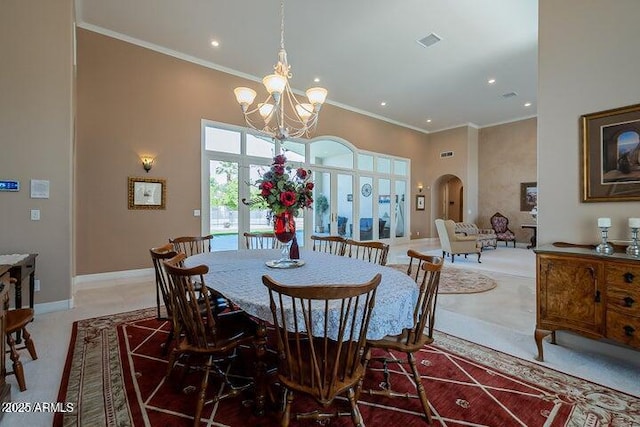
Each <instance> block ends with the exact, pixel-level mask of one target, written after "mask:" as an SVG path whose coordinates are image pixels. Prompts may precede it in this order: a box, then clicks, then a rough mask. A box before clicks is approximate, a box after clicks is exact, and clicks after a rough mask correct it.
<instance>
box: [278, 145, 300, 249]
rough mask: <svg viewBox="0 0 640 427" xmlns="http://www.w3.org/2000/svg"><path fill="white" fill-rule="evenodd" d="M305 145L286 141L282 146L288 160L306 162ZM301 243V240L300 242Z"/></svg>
mask: <svg viewBox="0 0 640 427" xmlns="http://www.w3.org/2000/svg"><path fill="white" fill-rule="evenodd" d="M305 147H306V144H303V143H301V142H293V141H285V142H283V143H282V148H283V150H286V151H285V153H284V154H285V155H286V156H287V160H289V161H292V162H300V163H304V161H305V151H304V150H305ZM298 244H300V242H298Z"/></svg>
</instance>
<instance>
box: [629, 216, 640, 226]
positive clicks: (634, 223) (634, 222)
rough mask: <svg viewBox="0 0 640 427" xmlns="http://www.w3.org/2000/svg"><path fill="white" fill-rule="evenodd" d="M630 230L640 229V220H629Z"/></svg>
mask: <svg viewBox="0 0 640 427" xmlns="http://www.w3.org/2000/svg"><path fill="white" fill-rule="evenodd" d="M629 228H640V218H629Z"/></svg>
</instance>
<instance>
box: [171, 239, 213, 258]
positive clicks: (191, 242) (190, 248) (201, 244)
mask: <svg viewBox="0 0 640 427" xmlns="http://www.w3.org/2000/svg"><path fill="white" fill-rule="evenodd" d="M212 239H213V235H211V234H209V235H207V236H180V237H175V238H173V239H169V243H173V247H174V249H175V251H176V252H182V253H185V254H186V255H187V256H192V255H196V254H201V253H203V252H211V240H212Z"/></svg>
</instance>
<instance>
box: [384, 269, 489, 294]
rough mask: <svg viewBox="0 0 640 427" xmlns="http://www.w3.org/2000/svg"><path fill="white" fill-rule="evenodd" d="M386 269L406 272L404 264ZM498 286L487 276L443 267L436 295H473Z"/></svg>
mask: <svg viewBox="0 0 640 427" xmlns="http://www.w3.org/2000/svg"><path fill="white" fill-rule="evenodd" d="M387 267H391V268H394V269H396V270H399V271H402V272H403V273H406V272H407V265H405V264H389V265H388V266H387ZM497 285H498V284H497V283H496V281H495V280H493V279H492V278H491V277H489V276H485V275H484V274H480V273H477V272H475V271H468V270H462V269H456V268H448V267H446V266H445V267H444V268H443V269H442V272H441V273H440V286H439V288H438V293H441V294H475V293H478V292H486V291H490V290H491V289H493V288H495V287H496V286H497Z"/></svg>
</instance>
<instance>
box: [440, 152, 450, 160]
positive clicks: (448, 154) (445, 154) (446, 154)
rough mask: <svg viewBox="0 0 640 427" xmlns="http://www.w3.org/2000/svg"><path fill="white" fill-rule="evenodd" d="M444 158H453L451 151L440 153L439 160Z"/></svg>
mask: <svg viewBox="0 0 640 427" xmlns="http://www.w3.org/2000/svg"><path fill="white" fill-rule="evenodd" d="M446 157H453V151H443V152H442V153H440V158H441V159H444V158H446Z"/></svg>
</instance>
